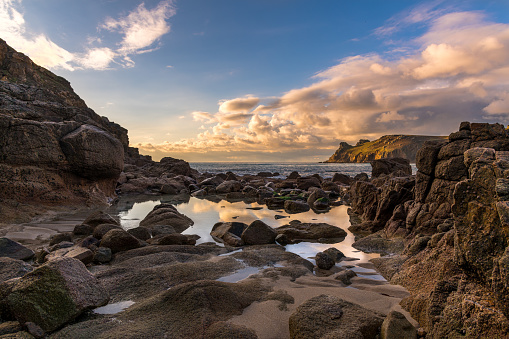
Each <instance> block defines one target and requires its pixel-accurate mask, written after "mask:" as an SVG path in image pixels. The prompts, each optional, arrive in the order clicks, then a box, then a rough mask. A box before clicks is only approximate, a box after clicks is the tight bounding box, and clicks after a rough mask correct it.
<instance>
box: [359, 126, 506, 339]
mask: <svg viewBox="0 0 509 339" xmlns="http://www.w3.org/2000/svg"><path fill="white" fill-rule="evenodd" d="M416 164H417V169H418V172H417V174H416V176H415V177H413V176H406V177H401V176H395V175H394V174H389V175H384V176H381V177H379V178H377V179H374V180H372V181H371V182H356V183H354V184H353V185H352V187H351V189H350V192H349V195H350V199H351V205H352V210H351V211H350V212H351V216H352V221H354V222H355V221H356V220H357V222H356V225H354V226H353V227H352V228H351V230H352V231H354V232H358V233H357V234H358V235H359V236H362V235H363V234H364V235H365V234H370V233H373V232H376V233H375V234H372V235H369V236H368V237H366V238H364V239H361V240H360V241H358V242H357V243H355V244H354V246H358V245H361V246H360V247H361V248H362V247H363V246H368V245H370V246H373V247H378V251H383V248H386V249H389V250H387V251H386V252H392V253H397V254H398V255H395V256H391V257H381V258H378V259H375V260H374V263H375V265H376V266H377V268H378V269H379V271H380V272H382V274H384V276H385V277H386V278H387V279H390V281H391V282H393V283H395V284H400V285H403V286H404V287H406V288H407V289H408V290H409V291H410V292H411V293H412V295H411V296H410V297H408V298H406V299H405V300H404V301H403V303H402V305H403V306H404V307H405V308H406V309H407V310H408V311H409V312H410V313H411V315H412V316H413V318H414V319H416V320H417V321H418V322H419V324H420V325H421V327H423V328H424V329H425V330H426V332H427V333H428V335H429V336H430V337H432V338H446V337H458V336H461V337H469V338H470V337H506V336H508V335H509V320H508V318H507V317H508V316H509V298H508V297H507V296H508V295H509V294H508V293H509V284H508V283H507V281H508V280H509V275H508V273H507V272H509V269H508V265H509V264H508V263H509V259H508V258H509V255H508V253H509V246H508V245H509V231H508V230H509V217H508V216H509V202H508V201H509V195H508V193H509V136H508V133H507V130H506V129H505V128H504V126H503V125H500V124H487V123H472V124H471V123H468V122H464V123H461V125H460V129H459V131H458V132H454V133H451V135H450V136H449V139H448V141H439V142H429V143H426V144H424V146H423V147H422V148H421V149H420V150H419V152H418V153H417V159H416ZM398 244H399V245H398ZM396 245H397V246H396ZM425 272H429V273H426V274H425Z"/></svg>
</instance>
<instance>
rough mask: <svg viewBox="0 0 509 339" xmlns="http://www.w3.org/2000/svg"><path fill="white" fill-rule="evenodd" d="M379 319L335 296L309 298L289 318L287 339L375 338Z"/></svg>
mask: <svg viewBox="0 0 509 339" xmlns="http://www.w3.org/2000/svg"><path fill="white" fill-rule="evenodd" d="M382 323H383V317H382V316H381V315H380V314H377V313H375V312H373V311H369V310H367V309H365V308H363V307H360V306H358V305H355V304H351V303H349V302H347V301H344V300H342V299H340V298H338V297H334V296H330V295H324V294H322V295H319V296H317V297H314V298H311V299H309V300H308V301H306V302H305V303H303V304H302V305H300V306H299V307H298V308H297V310H296V311H295V312H294V313H293V314H292V315H291V316H290V324H289V326H290V338H292V339H307V338H337V339H350V338H376V337H377V335H378V333H379V329H380V326H381V325H382Z"/></svg>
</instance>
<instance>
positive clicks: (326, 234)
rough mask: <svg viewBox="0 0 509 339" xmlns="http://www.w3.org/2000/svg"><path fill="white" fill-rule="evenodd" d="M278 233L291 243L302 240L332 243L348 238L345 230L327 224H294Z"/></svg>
mask: <svg viewBox="0 0 509 339" xmlns="http://www.w3.org/2000/svg"><path fill="white" fill-rule="evenodd" d="M276 232H277V233H278V234H284V235H285V236H286V237H287V239H288V240H289V241H290V242H295V241H302V240H306V241H318V242H328V241H329V242H330V241H333V240H334V241H336V240H339V239H341V238H344V237H346V232H345V231H344V230H343V229H341V228H339V227H336V226H333V225H329V224H325V223H300V222H292V223H290V224H288V225H284V226H281V227H278V228H276Z"/></svg>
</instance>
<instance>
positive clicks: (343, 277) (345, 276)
mask: <svg viewBox="0 0 509 339" xmlns="http://www.w3.org/2000/svg"><path fill="white" fill-rule="evenodd" d="M356 276H357V274H356V273H355V272H354V271H352V270H344V271H342V272H339V273H338V274H336V276H335V277H334V279H336V280H339V281H341V282H342V283H343V284H345V285H347V286H348V285H351V284H352V281H351V280H350V279H352V278H353V277H356Z"/></svg>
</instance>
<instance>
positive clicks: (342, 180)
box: [332, 173, 353, 185]
mask: <svg viewBox="0 0 509 339" xmlns="http://www.w3.org/2000/svg"><path fill="white" fill-rule="evenodd" d="M332 181H333V182H335V183H339V184H342V185H350V184H351V183H352V181H353V179H352V178H351V177H350V176H348V175H346V174H343V173H334V175H333V176H332Z"/></svg>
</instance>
